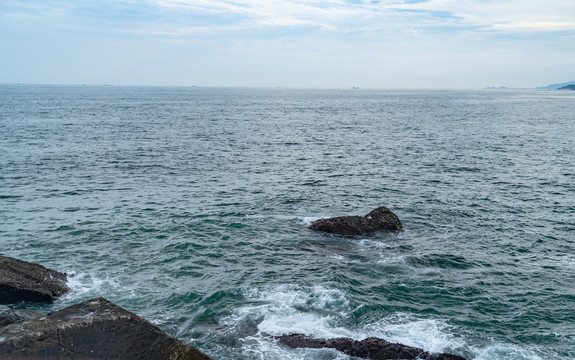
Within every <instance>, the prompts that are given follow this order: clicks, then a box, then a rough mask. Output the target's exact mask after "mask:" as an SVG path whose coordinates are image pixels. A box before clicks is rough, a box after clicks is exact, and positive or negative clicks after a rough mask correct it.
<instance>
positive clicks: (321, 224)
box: [309, 206, 403, 235]
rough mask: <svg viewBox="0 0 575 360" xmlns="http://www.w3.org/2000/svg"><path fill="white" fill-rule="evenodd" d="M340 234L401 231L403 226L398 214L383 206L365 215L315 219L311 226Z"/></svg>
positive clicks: (313, 228) (314, 228)
mask: <svg viewBox="0 0 575 360" xmlns="http://www.w3.org/2000/svg"><path fill="white" fill-rule="evenodd" d="M309 228H310V229H312V230H317V231H324V232H327V233H330V234H339V235H362V234H365V233H368V232H373V231H379V230H389V231H400V230H401V229H402V228H403V226H402V225H401V221H399V218H398V217H397V215H395V214H394V213H393V212H391V211H390V210H389V209H388V208H386V207H384V206H381V207H378V208H377V209H375V210H373V211H372V212H370V213H369V214H367V215H365V216H339V217H333V218H329V219H319V220H316V221H314V222H313V223H312V224H311V226H310V227H309Z"/></svg>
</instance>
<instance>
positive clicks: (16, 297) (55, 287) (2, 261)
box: [0, 256, 70, 304]
mask: <svg viewBox="0 0 575 360" xmlns="http://www.w3.org/2000/svg"><path fill="white" fill-rule="evenodd" d="M69 290H70V289H69V288H68V286H66V274H62V273H60V272H58V271H55V270H50V269H47V268H45V267H44V266H42V265H39V264H34V263H30V262H26V261H22V260H18V259H14V258H11V257H7V256H0V304H11V303H17V302H20V301H31V302H50V301H53V300H54V299H55V298H56V297H58V296H61V295H63V294H65V293H67V292H68V291H69Z"/></svg>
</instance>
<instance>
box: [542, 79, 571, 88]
mask: <svg viewBox="0 0 575 360" xmlns="http://www.w3.org/2000/svg"><path fill="white" fill-rule="evenodd" d="M569 85H575V80H573V81H569V82H566V83H562V84H551V85H547V86H541V87H538V88H537V89H548V90H557V89H560V88H562V87H565V86H569Z"/></svg>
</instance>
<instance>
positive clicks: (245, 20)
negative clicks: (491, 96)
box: [0, 0, 575, 89]
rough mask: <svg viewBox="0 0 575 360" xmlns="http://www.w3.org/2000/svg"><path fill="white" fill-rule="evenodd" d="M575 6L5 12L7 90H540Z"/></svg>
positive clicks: (232, 0) (369, 3)
mask: <svg viewBox="0 0 575 360" xmlns="http://www.w3.org/2000/svg"><path fill="white" fill-rule="evenodd" d="M570 80H575V1H574V0H545V1H543V0H381V1H377V0H115V1H114V0H73V1H70V0H68V1H66V0H0V83H5V84H6V83H34V84H88V85H101V84H113V85H161V86H241V87H244V86H253V87H314V88H351V87H354V86H358V87H361V88H390V89H409V88H422V89H429V88H437V89H443V88H446V89H449V88H453V89H457V88H462V89H474V88H483V87H489V86H507V87H512V88H532V87H536V86H544V85H548V84H551V83H561V82H567V81H570Z"/></svg>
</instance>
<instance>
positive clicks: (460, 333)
mask: <svg viewBox="0 0 575 360" xmlns="http://www.w3.org/2000/svg"><path fill="white" fill-rule="evenodd" d="M378 206H387V207H389V208H390V209H391V210H392V211H394V212H395V213H396V214H397V215H398V216H399V218H400V219H401V220H402V222H403V225H404V229H405V230H404V231H403V232H401V233H398V234H394V233H385V232H383V233H374V234H369V235H366V236H353V237H345V236H337V235H330V234H323V233H318V232H313V231H311V230H308V229H307V226H308V225H309V224H310V223H311V222H312V221H313V220H315V219H318V218H322V217H328V216H339V215H363V214H366V213H368V212H369V211H371V210H372V209H374V208H376V207H378ZM0 253H1V254H2V255H6V256H13V257H17V258H20V259H23V260H27V261H33V262H38V263H42V264H44V265H45V266H48V267H51V268H54V269H56V270H60V271H64V272H66V273H68V274H69V275H70V285H71V288H72V290H71V292H70V293H69V294H67V295H65V296H64V297H63V298H61V299H58V300H57V301H55V302H54V303H53V304H50V305H29V304H19V305H17V306H18V307H28V308H34V309H38V310H42V311H53V310H57V309H60V308H62V307H65V306H68V305H71V304H74V303H78V302H80V301H83V300H87V299H90V298H93V297H99V296H103V297H106V298H107V299H109V300H111V301H113V302H115V303H117V304H118V305H120V306H122V307H124V308H126V309H128V310H130V311H133V312H135V313H137V314H139V315H141V316H143V317H145V318H146V319H148V320H150V321H151V322H152V323H154V324H156V325H157V326H159V327H160V328H161V329H163V330H165V331H166V332H168V333H170V334H171V335H174V336H176V337H178V338H180V339H182V340H183V341H185V342H187V343H189V344H192V345H194V346H196V347H198V348H200V349H201V350H203V351H204V352H206V353H208V354H209V355H211V356H213V357H214V358H215V359H218V360H219V359H246V360H248V359H250V360H251V359H262V360H263V359H265V360H268V359H269V360H271V359H322V360H326V359H349V357H348V356H346V355H344V354H342V353H338V352H337V351H335V350H315V349H314V350H312V349H298V350H292V349H287V348H284V347H282V346H280V345H279V344H277V343H276V342H275V341H274V340H273V339H272V338H270V335H280V334H287V333H292V332H297V333H305V334H308V335H310V336H317V337H335V336H348V337H352V338H354V339H363V338H365V337H368V336H379V337H383V338H385V339H388V340H390V341H397V342H401V343H404V344H408V345H412V346H418V347H422V348H424V349H425V350H427V351H432V352H450V353H455V354H459V355H463V356H466V357H468V358H470V359H478V360H479V359H481V360H494V359H495V360H497V359H502V360H503V359H505V360H508V359H518V360H519V359H522V360H523V359H529V360H535V359H572V358H575V92H569V91H528V90H523V91H514V90H506V91H447V90H442V91H431V90H426V91H419V90H418V91H416V90H414V91H389V90H381V91H378V90H363V89H360V90H351V89H349V90H321V89H229V88H200V87H198V88H161V87H117V86H112V87H109V86H108V87H103V86H102V87H95V86H23V85H21V86H16V85H14V86H12V85H2V86H0Z"/></svg>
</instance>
